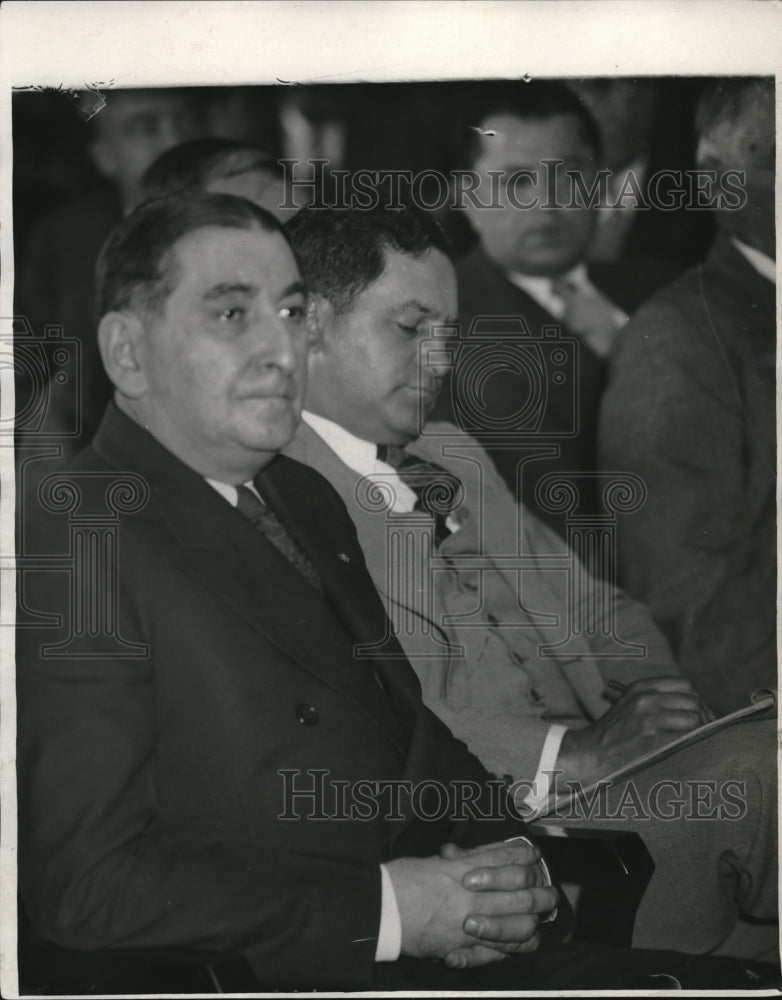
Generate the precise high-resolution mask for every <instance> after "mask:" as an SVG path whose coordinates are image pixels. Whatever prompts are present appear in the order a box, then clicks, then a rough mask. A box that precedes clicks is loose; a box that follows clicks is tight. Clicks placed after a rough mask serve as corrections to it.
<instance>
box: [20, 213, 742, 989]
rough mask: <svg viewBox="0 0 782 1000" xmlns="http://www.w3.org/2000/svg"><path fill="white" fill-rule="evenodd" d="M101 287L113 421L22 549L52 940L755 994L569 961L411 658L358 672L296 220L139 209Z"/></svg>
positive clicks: (545, 888) (34, 847)
mask: <svg viewBox="0 0 782 1000" xmlns="http://www.w3.org/2000/svg"><path fill="white" fill-rule="evenodd" d="M98 285H99V287H100V290H101V291H100V313H101V320H100V324H99V342H100V348H101V355H102V358H103V360H104V364H105V365H106V369H107V371H108V373H109V374H110V376H111V378H112V381H113V382H114V384H115V386H116V394H115V399H114V402H113V403H112V405H111V406H110V407H109V409H108V411H107V413H106V416H105V419H104V422H103V423H102V425H101V428H100V430H99V432H98V434H97V436H96V438H95V440H94V443H93V445H92V446H91V447H90V448H89V449H87V450H86V451H85V452H84V453H83V454H82V455H81V456H80V457H79V458H78V459H77V460H75V461H74V463H73V464H72V465H71V466H70V468H69V469H68V470H67V471H66V472H65V473H63V474H62V476H60V475H59V474H57V475H55V476H54V477H53V478H51V479H49V480H47V481H45V482H44V483H43V484H42V491H41V494H40V497H41V502H42V505H43V507H44V508H45V511H44V513H43V514H42V515H41V516H40V517H39V516H36V515H35V512H34V511H32V510H31V509H29V508H27V509H26V510H25V511H24V514H25V517H24V518H23V520H22V523H21V525H20V533H21V537H22V543H21V544H22V551H24V552H25V553H27V554H31V553H34V554H36V555H37V559H36V560H35V561H34V565H33V567H32V568H30V566H29V564H27V571H26V572H25V574H24V580H23V584H22V590H21V601H20V623H19V624H20V628H19V646H18V654H19V669H18V704H19V720H18V722H19V726H18V728H19V749H18V772H19V778H18V787H19V816H20V869H19V870H20V887H21V893H22V898H23V900H24V903H25V905H26V908H27V911H28V913H29V917H30V920H31V922H32V924H33V926H34V927H35V928H36V929H37V930H38V931H39V932H40V933H41V934H42V935H44V936H45V937H47V938H50V939H53V940H55V941H56V942H59V943H60V944H62V945H65V946H66V947H70V948H74V949H96V948H98V949H105V948H113V949H117V950H118V951H120V952H121V951H123V950H127V949H138V948H159V947H179V948H181V947H189V948H196V949H205V950H207V951H209V952H215V951H217V952H224V953H232V954H239V955H243V956H244V957H246V959H247V960H248V961H249V962H250V964H251V966H252V968H253V970H254V971H255V972H256V974H257V976H258V979H259V983H260V984H263V985H264V986H267V987H280V986H282V987H287V988H291V987H293V988H326V987H329V988H352V989H362V988H367V989H369V988H373V987H375V988H378V987H380V988H384V987H386V988H398V989H406V990H410V989H415V988H422V987H427V986H428V987H430V988H441V989H447V990H449V991H453V990H455V989H459V988H463V989H470V988H474V989H480V988H492V987H494V988H510V987H511V986H512V985H513V986H520V985H523V986H533V987H535V988H538V987H539V988H546V987H549V986H550V987H551V988H568V987H569V986H573V987H577V986H581V987H583V986H589V985H594V986H598V985H599V986H603V987H609V988H610V987H613V986H616V987H621V986H631V985H636V984H638V983H640V982H644V983H646V984H647V985H648V984H649V982H650V980H649V979H647V978H646V976H645V973H646V972H649V973H652V972H654V973H658V972H660V971H668V972H670V973H671V974H673V975H674V976H677V977H678V978H679V979H682V980H684V981H687V982H697V983H701V984H704V985H706V984H707V981H708V983H709V984H711V985H717V984H720V983H723V982H725V981H726V980H725V977H726V976H727V977H728V978H729V979H730V981H731V982H735V983H736V984H737V985H739V984H745V983H746V982H747V978H746V974H745V973H744V972H743V970H741V969H740V968H739V967H738V964H737V963H733V962H730V961H728V960H724V961H722V962H720V961H713V960H707V961H705V962H701V963H699V962H697V961H696V962H695V963H694V964H693V962H692V960H691V959H689V958H687V957H686V956H681V955H676V954H667V955H666V954H660V953H637V952H630V951H621V950H610V949H609V950H607V951H605V950H601V949H600V948H595V947H593V946H589V947H588V948H579V947H577V946H570V945H565V946H562V945H559V944H557V939H558V938H559V937H561V935H562V934H563V933H564V931H565V929H566V928H565V926H564V923H565V920H566V917H567V912H568V910H567V905H566V904H565V903H563V902H558V898H557V892H556V889H555V888H554V887H553V886H552V885H551V880H550V877H549V876H548V873H547V870H546V867H545V863H544V862H543V861H542V860H541V859H540V854H539V851H538V850H537V848H536V847H535V846H534V845H533V844H532V842H531V841H530V840H528V839H527V838H526V837H524V834H525V830H526V828H525V826H524V825H523V824H522V823H521V822H519V820H518V818H517V817H515V816H514V815H513V809H512V804H511V803H509V802H508V801H506V800H505V799H504V798H503V796H502V794H499V793H500V788H499V783H497V782H495V783H491V782H490V781H489V780H488V778H489V776H488V775H487V773H486V771H485V770H484V768H483V767H482V766H481V765H480V764H479V763H478V761H477V760H476V758H474V757H473V756H472V755H471V754H470V753H469V752H468V750H467V748H466V747H465V746H464V744H462V743H461V742H459V741H458V740H456V739H454V737H453V736H452V735H451V734H450V732H449V731H448V730H447V729H446V728H445V727H444V726H443V725H442V724H441V723H439V722H438V721H437V719H436V718H435V717H434V716H433V715H432V714H431V713H430V712H428V710H426V709H425V708H424V706H423V703H422V701H421V697H420V688H419V686H418V684H417V682H416V679H415V675H414V674H413V672H412V670H411V669H410V667H409V664H408V663H407V661H406V660H405V658H404V656H403V654H402V652H401V650H400V648H399V647H398V645H397V644H396V642H395V640H394V639H393V638H392V637H389V638H387V639H386V641H385V642H384V643H383V646H382V649H381V650H380V651H379V655H370V656H365V657H361V656H359V655H358V653H357V652H356V647H357V644H362V645H364V646H367V645H371V644H372V643H373V642H375V641H377V638H378V637H380V638H381V639H382V638H383V636H384V635H385V633H386V631H387V628H386V625H387V622H386V617H385V614H384V612H383V609H382V605H381V604H380V602H379V600H378V599H377V595H376V592H375V591H374V589H373V586H372V583H371V579H370V577H369V575H368V574H367V572H366V567H365V564H364V561H363V557H362V554H361V551H360V548H359V546H358V544H357V540H356V536H355V529H354V528H353V526H352V522H351V521H350V519H349V517H348V516H347V513H346V511H345V509H344V506H343V505H342V503H341V501H340V500H339V498H338V497H337V496H336V494H335V493H334V492H333V491H332V490H331V489H330V487H329V486H328V484H327V483H326V482H325V481H324V480H323V479H322V477H321V476H320V475H319V474H317V473H316V472H314V471H313V470H311V469H308V468H306V467H304V466H302V465H300V464H299V463H297V462H295V461H292V460H290V459H287V458H284V457H280V456H278V455H277V452H278V450H279V449H280V447H281V446H282V445H283V444H285V443H286V442H287V440H288V439H289V438H290V436H291V435H292V433H293V431H294V428H295V425H296V422H297V420H298V414H299V408H300V401H301V396H302V393H303V389H304V355H305V352H306V350H307V347H308V346H309V342H310V340H311V336H310V332H309V328H308V326H307V324H306V322H305V299H304V293H303V285H302V283H301V280H300V278H299V273H298V270H297V267H296V263H295V261H294V258H293V256H292V253H291V251H290V249H289V247H288V245H287V243H286V241H285V239H284V237H283V235H282V233H281V231H280V228H279V223H278V222H277V221H276V220H274V219H273V217H271V216H270V215H268V214H267V213H264V212H263V211H262V210H260V209H258V208H256V207H255V206H253V205H252V204H250V203H249V202H246V201H244V200H243V199H239V198H233V197H230V196H224V195H196V194H189V195H188V197H187V198H185V199H180V198H176V197H174V198H167V199H161V200H159V201H156V202H151V203H149V204H148V205H146V206H143V207H141V208H140V209H137V210H136V211H135V212H134V213H133V214H132V215H130V216H129V217H128V218H127V219H126V220H125V221H124V222H123V223H122V224H121V225H120V226H119V227H118V229H117V230H115V232H114V233H113V234H112V236H111V238H110V239H109V241H108V243H107V245H106V246H105V247H104V250H103V251H102V254H101V260H100V265H99V280H98ZM65 512H68V513H69V516H68V517H65V516H64V513H65ZM103 542H105V543H106V544H105V547H102V546H103ZM36 569H37V570H38V572H36ZM31 615H32V620H31V618H30V617H29V616H31ZM404 783H407V785H409V787H410V788H411V789H412V798H409V799H405V798H404V795H403V793H404V790H405V787H407V785H405V784H404ZM396 788H399V789H400V793H399V795H398V796H397V795H396V794H395V793H394V789H396ZM388 790H390V792H391V801H390V803H384V801H383V797H384V796H385V793H386V791H388ZM462 793H463V794H465V795H467V797H468V799H469V800H470V805H471V808H470V809H469V810H468V811H467V812H466V813H465V812H464V811H462V812H459V811H458V802H457V799H458V795H459V794H462ZM441 795H444V796H445V797H446V800H447V808H446V809H445V810H443V809H442V806H441V801H442V800H441ZM416 796H417V797H416ZM416 803H417V805H416ZM433 805H434V806H435V807H436V808H433ZM451 806H453V808H451ZM475 809H478V810H480V812H478V813H476V812H475ZM483 817H485V818H483ZM330 819H333V821H329V820H330ZM519 835H520V836H521V837H522V838H523V839H521V840H519V839H516V840H514V841H513V842H511V843H508V842H507V839H508V838H509V837H514V836H516V837H518V836H519ZM500 841H502V843H500ZM480 845H485V846H480ZM547 936H548V937H550V938H551V942H550V943H548V942H547V944H546V946H545V947H542V948H540V949H539V948H538V946H539V944H540V941H541V939H542V938H544V937H547ZM508 956H512V957H511V958H508ZM423 958H427V959H441V960H442V961H439V962H431V961H421V959H423ZM502 959H508V960H507V961H501V960H502ZM639 977H640V978H639ZM688 977H689V978H688Z"/></svg>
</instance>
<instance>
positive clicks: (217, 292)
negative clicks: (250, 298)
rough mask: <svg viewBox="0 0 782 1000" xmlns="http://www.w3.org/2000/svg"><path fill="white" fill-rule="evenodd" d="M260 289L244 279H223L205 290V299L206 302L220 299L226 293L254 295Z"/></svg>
mask: <svg viewBox="0 0 782 1000" xmlns="http://www.w3.org/2000/svg"><path fill="white" fill-rule="evenodd" d="M257 291H258V286H257V285H248V284H247V283H246V282H243V281H221V282H220V283H219V284H217V285H212V287H211V288H210V289H209V290H208V291H206V292H204V294H203V299H204V301H205V302H208V301H210V300H211V299H220V298H222V297H223V296H224V295H231V294H237V293H238V294H240V295H254V294H255V293H256V292H257Z"/></svg>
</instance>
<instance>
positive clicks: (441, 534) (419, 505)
mask: <svg viewBox="0 0 782 1000" xmlns="http://www.w3.org/2000/svg"><path fill="white" fill-rule="evenodd" d="M377 457H378V459H379V461H381V462H385V463H386V465H390V466H391V467H392V468H393V469H396V471H397V472H398V473H399V477H400V479H401V480H402V482H403V483H405V485H407V486H409V487H410V489H411V490H412V491H413V492H414V493H415V495H416V496H417V497H418V500H417V501H416V505H415V509H416V510H423V511H425V512H426V513H427V514H429V515H430V517H432V518H434V535H435V541H436V544H437V545H439V544H440V542H442V541H443V539H445V538H447V537H448V536H449V535H450V534H451V529H450V528H449V527H448V525H447V524H446V521H447V519H448V515H449V514H450V513H451V512H452V511H454V510H455V509H456V508H457V507H459V506H460V505H461V503H462V501H463V500H464V487H463V486H462V482H461V480H460V479H459V477H458V476H456V475H454V473H453V472H449V471H448V470H447V469H444V468H443V467H442V466H441V465H437V463H436V462H427V461H426V460H425V459H423V458H419V457H418V456H417V455H411V454H410V452H409V451H405V449H404V448H399V447H397V445H393V444H379V445H378V446H377Z"/></svg>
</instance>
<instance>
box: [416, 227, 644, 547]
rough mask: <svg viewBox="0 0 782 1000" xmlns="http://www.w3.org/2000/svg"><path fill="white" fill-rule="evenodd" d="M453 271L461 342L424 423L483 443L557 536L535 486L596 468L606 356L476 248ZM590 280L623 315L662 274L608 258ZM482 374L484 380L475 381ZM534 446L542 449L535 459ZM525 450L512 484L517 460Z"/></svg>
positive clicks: (588, 492)
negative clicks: (444, 424)
mask: <svg viewBox="0 0 782 1000" xmlns="http://www.w3.org/2000/svg"><path fill="white" fill-rule="evenodd" d="M456 271H457V277H458V281H459V324H460V342H459V343H460V346H459V348H458V350H457V353H456V358H455V365H454V369H453V371H452V373H451V375H450V376H449V377H448V379H447V380H446V382H445V384H444V386H443V389H442V391H441V393H440V397H439V399H438V401H437V405H436V407H435V410H434V412H433V414H432V419H433V420H444V421H448V422H451V423H455V424H457V425H458V426H460V427H461V428H462V429H463V430H465V431H467V432H468V433H470V434H472V435H473V437H476V438H477V439H478V440H479V441H481V443H482V444H483V445H484V447H485V448H486V450H487V451H488V452H489V454H490V455H491V457H492V459H493V460H494V462H495V464H496V466H497V469H498V471H499V472H500V474H501V475H502V477H503V478H504V479H505V481H506V482H507V484H508V486H509V488H510V489H511V491H512V492H513V493H514V495H515V496H517V497H518V498H520V499H521V501H523V503H524V504H525V506H527V507H528V508H530V509H531V510H532V511H533V513H534V514H536V515H537V516H538V517H540V518H541V519H542V520H543V521H545V522H546V523H547V524H548V525H549V526H550V527H553V528H554V529H555V530H557V531H559V532H560V534H564V526H563V518H562V516H561V515H559V514H554V513H552V512H551V511H550V510H548V509H546V508H545V507H544V506H542V505H541V503H540V502H539V501H538V498H537V496H536V486H537V484H538V482H539V480H540V479H541V478H542V477H543V476H544V475H546V474H547V473H552V472H577V473H590V472H592V471H593V470H594V469H595V468H596V465H595V452H594V442H595V433H596V429H597V413H598V406H599V403H600V397H601V394H602V391H603V384H604V380H605V370H606V366H605V362H604V361H603V360H602V359H601V358H599V357H598V356H597V355H596V354H595V353H594V352H593V351H592V350H591V349H590V348H589V347H587V346H586V345H585V344H584V343H583V341H580V340H579V339H578V338H576V337H575V336H574V335H573V334H572V333H571V332H570V331H569V330H568V329H567V328H566V327H564V326H563V324H562V323H561V322H560V321H559V320H557V319H555V318H554V317H553V316H552V315H551V314H550V313H549V312H547V310H545V309H544V308H543V307H542V306H540V305H539V304H538V303H537V302H536V301H535V300H534V299H533V298H531V297H530V296H529V295H527V293H526V292H524V291H522V290H521V289H520V288H518V287H517V286H516V285H514V284H513V283H512V282H510V281H508V279H507V278H506V277H505V275H504V274H502V272H501V271H500V270H499V269H498V268H497V267H496V266H495V265H494V264H493V263H492V262H491V261H490V260H489V258H488V257H487V256H486V254H485V253H484V252H483V250H482V249H481V248H480V247H477V248H475V249H473V250H472V251H471V252H470V253H469V254H467V256H465V257H463V258H462V259H461V260H460V261H458V262H457V265H456ZM589 277H590V280H591V281H592V282H593V283H594V284H595V286H596V287H597V288H599V289H600V291H602V292H603V293H604V294H605V295H606V296H607V297H608V298H610V299H611V300H612V301H614V302H615V303H616V304H617V305H618V306H620V307H621V308H622V309H624V310H625V312H631V311H632V310H633V309H635V308H636V307H637V306H638V304H639V303H640V302H641V301H643V300H644V299H645V298H646V297H648V295H650V294H651V293H652V291H653V290H655V289H656V288H657V287H659V281H660V280H661V278H660V275H659V273H658V272H656V271H646V270H640V271H639V270H637V269H635V268H632V267H627V266H623V265H614V264H608V265H606V264H603V265H593V266H591V267H590V269H589ZM545 327H549V328H551V327H558V328H559V329H560V330H561V337H560V338H557V337H556V336H555V337H554V338H553V339H550V338H548V337H547V336H546V334H545V333H544V328H545ZM493 334H499V335H500V336H499V337H497V336H493ZM558 341H559V343H558ZM561 347H564V349H565V354H564V355H563V354H562V351H561ZM520 348H522V350H521V351H519V349H520ZM509 351H510V352H511V353H509ZM478 352H480V355H481V358H482V359H483V360H482V362H481V363H480V365H479V364H478V356H477V355H478ZM562 359H564V360H562ZM487 366H488V373H487V372H486V371H485V370H484V369H485V368H486V367H487ZM485 374H489V377H488V379H487V380H486V381H485V383H482V382H481V376H483V375H485ZM560 379H562V381H561V382H560V381H558V380H560ZM518 414H521V416H516V415H518ZM503 423H504V425H503ZM533 446H541V447H543V448H545V449H546V453H545V454H543V455H541V457H539V458H534V454H533V452H532V450H531V448H532V447H533ZM557 450H558V454H554V453H555V452H556V451H557ZM530 456H532V457H533V460H532V461H531V462H530V464H528V465H525V466H524V469H523V474H522V477H521V486H520V487H519V463H520V462H521V461H522V460H524V459H529V458H530ZM580 490H581V505H580V510H581V511H582V512H585V513H587V512H588V513H592V512H594V511H595V510H596V509H598V500H597V496H596V493H595V488H594V483H593V481H592V479H591V478H590V477H589V476H586V477H585V478H582V479H581V480H580Z"/></svg>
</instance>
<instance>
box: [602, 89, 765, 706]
mask: <svg viewBox="0 0 782 1000" xmlns="http://www.w3.org/2000/svg"><path fill="white" fill-rule="evenodd" d="M696 125H697V131H698V135H699V143H698V160H699V166H701V167H703V168H705V169H711V170H716V171H727V170H733V171H742V175H743V177H744V181H745V192H746V200H745V203H744V205H743V207H742V208H741V209H740V210H735V211H719V212H717V213H716V220H717V225H718V237H717V240H716V242H715V244H714V247H713V249H712V251H711V252H710V254H709V256H708V257H707V259H706V260H705V261H704V262H703V264H701V265H698V266H697V267H696V268H694V269H693V270H692V271H690V272H688V273H687V274H685V275H683V276H682V277H681V278H679V279H677V280H676V281H675V282H674V283H673V284H671V285H670V286H669V287H668V288H666V289H665V290H664V291H662V292H661V293H660V294H659V295H657V296H655V297H654V298H653V299H652V300H650V301H649V302H648V303H647V304H646V305H645V306H644V307H643V308H642V309H641V310H640V311H639V312H638V313H637V315H636V316H634V317H633V319H632V321H631V322H630V324H629V326H628V327H627V329H626V330H625V331H624V333H623V334H622V337H621V339H620V341H619V342H618V343H617V349H616V352H615V354H614V356H613V357H612V359H611V366H610V376H609V381H608V387H607V390H606V396H605V400H604V403H603V408H602V412H601V415H600V430H599V456H600V464H601V465H602V466H603V467H604V468H610V469H611V470H629V471H632V472H634V473H636V474H637V475H639V476H641V477H642V478H643V480H644V483H645V484H646V489H647V491H648V497H647V500H646V503H645V504H644V506H643V507H641V508H640V510H638V511H637V512H635V513H633V514H629V515H628V516H627V517H625V518H622V520H621V521H620V534H619V542H620V548H619V568H620V576H621V580H622V583H623V585H624V586H625V587H626V589H628V590H629V591H630V592H631V593H632V594H634V595H635V596H637V597H639V598H641V599H642V600H644V601H645V602H646V603H647V604H648V605H649V607H650V610H651V612H652V615H653V616H654V618H655V619H656V621H657V623H658V624H659V625H660V627H661V629H662V630H663V632H664V633H665V634H666V635H667V637H668V639H669V641H670V643H671V645H672V647H673V649H674V651H675V653H676V655H677V658H678V660H679V663H680V664H681V666H682V669H683V670H684V672H685V673H686V674H687V675H688V676H689V678H690V680H691V681H692V683H693V684H694V686H695V687H696V689H698V690H699V692H700V693H701V695H702V697H703V698H704V700H705V701H706V702H707V703H708V704H710V705H711V706H712V707H713V708H714V709H715V710H716V711H718V712H727V711H730V710H731V709H733V708H736V707H738V706H740V705H742V704H745V703H746V700H747V698H748V697H749V695H750V694H751V692H752V691H753V690H754V689H755V688H757V687H771V688H776V645H777V643H776V458H775V453H776V446H775V445H776V416H775V329H776V268H775V261H774V255H775V232H774V85H773V81H769V80H767V79H741V78H736V79H733V80H728V81H720V82H718V83H716V84H714V86H712V87H711V88H709V90H707V91H706V92H705V93H704V96H703V99H702V103H701V105H700V108H699V113H698V119H697V123H696Z"/></svg>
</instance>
